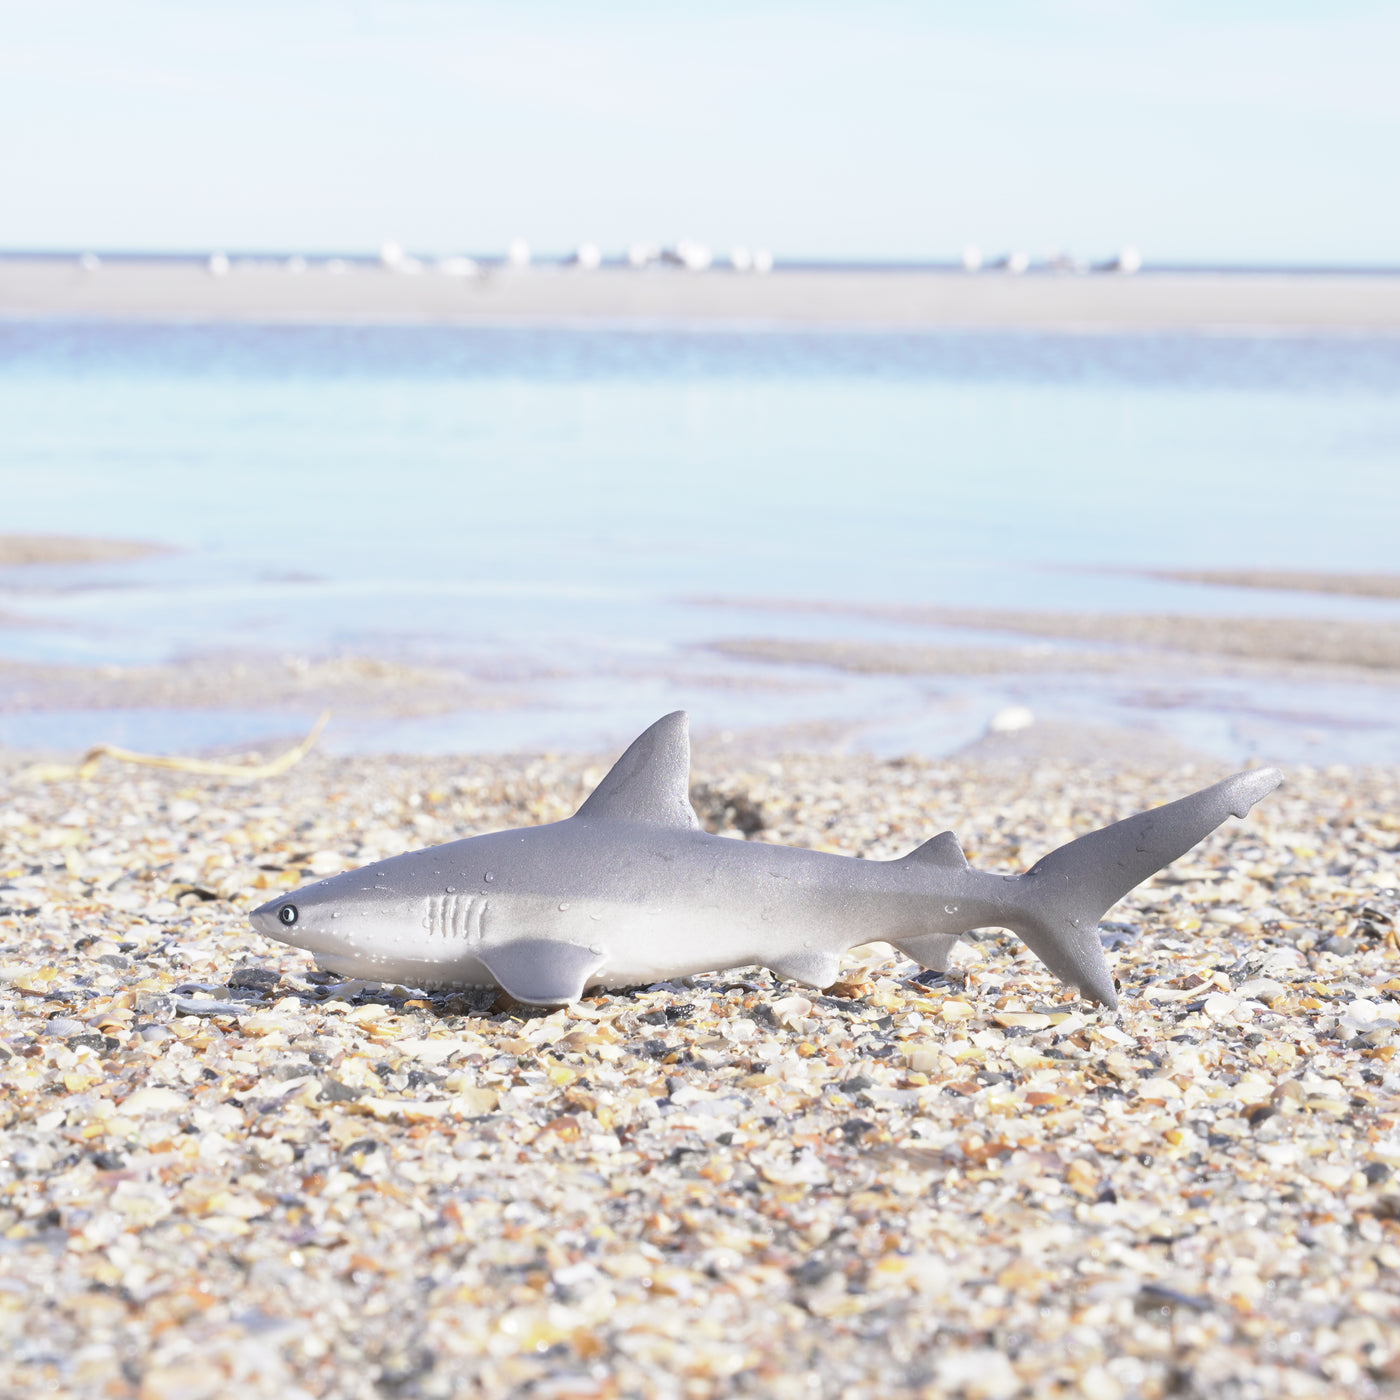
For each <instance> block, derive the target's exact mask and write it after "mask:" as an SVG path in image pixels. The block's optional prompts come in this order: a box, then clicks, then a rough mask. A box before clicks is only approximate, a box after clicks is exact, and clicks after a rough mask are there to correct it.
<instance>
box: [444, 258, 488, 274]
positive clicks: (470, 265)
mask: <svg viewBox="0 0 1400 1400" xmlns="http://www.w3.org/2000/svg"><path fill="white" fill-rule="evenodd" d="M437 270H438V271H439V272H440V273H442V275H443V276H444V277H475V276H476V275H477V273H478V272H480V271H481V269H480V268H479V267H478V266H477V263H476V260H475V259H474V258H467V257H461V256H459V255H458V256H452V257H446V258H439V259H438V264H437Z"/></svg>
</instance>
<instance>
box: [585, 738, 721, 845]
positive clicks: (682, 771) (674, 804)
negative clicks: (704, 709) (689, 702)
mask: <svg viewBox="0 0 1400 1400" xmlns="http://www.w3.org/2000/svg"><path fill="white" fill-rule="evenodd" d="M575 818H576V820H577V819H581V820H584V821H600V822H602V821H608V822H648V823H650V824H651V825H652V826H678V827H683V828H685V829H686V830H689V831H694V830H697V829H698V828H699V826H700V823H699V821H698V820H697V818H696V816H695V809H694V808H693V807H692V806H691V805H690V716H689V715H687V714H686V712H685V711H684V710H676V711H675V712H674V713H673V714H669V715H666V716H665V717H664V718H662V719H659V720H657V721H656V723H655V724H653V725H652V727H651V728H650V729H648V730H647V731H646V732H645V733H644V734H641V735H639V736H638V737H637V738H636V739H634V740H633V741H632V744H631V747H630V748H628V750H627V752H626V753H625V754H623V755H622V757H621V758H619V759H618V761H617V762H616V763H614V764H613V766H612V768H611V770H610V771H609V773H608V776H607V777H606V778H604V779H603V781H602V782H601V783H599V784H598V786H597V787H596V788H594V789H593V792H592V794H591V796H590V797H589V799H588V801H587V802H585V803H584V804H583V806H582V807H580V808H579V809H578V812H577V813H576V814H575Z"/></svg>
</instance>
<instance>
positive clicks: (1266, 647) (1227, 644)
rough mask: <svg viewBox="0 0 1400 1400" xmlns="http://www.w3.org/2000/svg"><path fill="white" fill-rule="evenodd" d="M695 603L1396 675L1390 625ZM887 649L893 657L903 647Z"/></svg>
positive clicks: (1397, 644)
mask: <svg viewBox="0 0 1400 1400" xmlns="http://www.w3.org/2000/svg"><path fill="white" fill-rule="evenodd" d="M700 601H703V602H705V603H706V604H707V605H708V606H723V607H732V608H750V609H753V610H755V611H761V612H791V613H804V614H813V613H815V614H821V615H827V616H833V617H865V618H870V619H872V620H878V621H885V622H900V623H908V624H910V625H912V626H919V627H939V628H944V627H953V628H969V629H973V630H976V631H979V632H1004V633H1009V634H1012V635H1015V636H1029V637H1047V638H1055V639H1060V640H1072V641H1078V642H1091V643H1108V644H1110V645H1114V646H1122V647H1129V648H1134V649H1136V650H1138V651H1141V652H1148V651H1151V652H1157V653H1163V652H1183V653H1188V654H1191V655H1193V656H1214V657H1229V658H1239V659H1247V660H1251V661H1262V662H1278V663H1285V664H1295V663H1296V664H1302V665H1310V666H1343V667H1354V668H1358V669H1361V670H1368V671H1375V672H1378V673H1390V672H1395V671H1397V670H1400V624H1395V623H1384V622H1356V621H1350V620H1331V619H1318V618H1277V617H1193V616H1184V615H1177V616H1173V615H1170V614H1159V613H1143V614H1132V613H1095V612H1031V611H1030V610H1028V609H1018V608H948V607H922V606H919V605H917V604H896V603H891V604H867V603H839V602H809V601H807V600H802V599H763V598H709V599H704V600H700ZM731 645H732V644H731ZM750 645H752V643H750ZM774 645H775V646H788V645H792V646H795V647H796V648H797V649H798V650H799V651H800V649H801V648H802V647H803V646H804V645H807V644H804V643H794V644H788V643H774ZM829 645H831V646H839V645H842V644H837V643H832V644H829ZM859 650H860V649H859V647H857V646H853V647H852V651H853V653H855V654H859ZM871 650H872V651H875V650H878V648H872V649H871ZM886 650H889V651H890V652H892V653H897V652H898V651H900V650H901V648H899V647H891V648H887V649H886ZM950 654H952V655H956V652H955V651H953V650H952V649H950ZM983 654H985V653H983ZM994 654H998V655H999V653H994ZM1012 654H1014V653H1012ZM976 655H978V652H969V653H968V656H969V657H974V656H976ZM1079 659H1082V660H1083V661H1084V664H1086V665H1087V666H1090V667H1091V668H1093V667H1094V666H1095V664H1096V663H1095V662H1094V661H1093V659H1092V658H1090V657H1082V658H1079ZM1025 660H1026V666H1027V669H1030V670H1035V669H1043V668H1045V667H1046V666H1053V667H1060V666H1061V665H1062V664H1064V663H1062V662H1061V661H1060V660H1059V658H1057V657H1055V656H1050V657H1048V658H1046V657H1036V655H1035V654H1034V653H1031V654H1028V655H1026V658H1025ZM1097 664H1098V665H1099V666H1102V667H1104V668H1112V667H1114V666H1115V665H1117V664H1120V663H1118V662H1117V661H1116V660H1115V658H1114V657H1112V655H1110V656H1109V657H1108V658H1107V659H1106V660H1104V661H1103V662H1100V663H1097Z"/></svg>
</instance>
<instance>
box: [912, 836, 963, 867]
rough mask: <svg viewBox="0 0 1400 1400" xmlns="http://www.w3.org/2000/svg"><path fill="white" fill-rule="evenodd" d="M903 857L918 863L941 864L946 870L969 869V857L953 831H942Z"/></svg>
mask: <svg viewBox="0 0 1400 1400" xmlns="http://www.w3.org/2000/svg"><path fill="white" fill-rule="evenodd" d="M903 859H904V860H907V861H910V862H913V863H915V864H918V865H937V866H941V867H942V868H943V869H944V870H966V869H967V857H966V856H965V855H963V851H962V847H961V846H960V845H958V838H957V837H956V836H954V835H953V833H952V832H951V831H940V832H939V833H938V835H937V836H935V837H934V838H933V839H932V840H931V841H925V842H924V844H923V845H922V846H916V847H915V848H914V849H913V850H912V851H910V852H909V854H908V855H907V856H905V857H903Z"/></svg>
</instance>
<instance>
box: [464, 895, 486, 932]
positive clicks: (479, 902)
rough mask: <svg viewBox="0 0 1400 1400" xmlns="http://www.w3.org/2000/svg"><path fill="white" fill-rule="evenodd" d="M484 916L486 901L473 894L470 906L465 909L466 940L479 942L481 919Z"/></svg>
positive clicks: (482, 919) (481, 929)
mask: <svg viewBox="0 0 1400 1400" xmlns="http://www.w3.org/2000/svg"><path fill="white" fill-rule="evenodd" d="M485 918H486V901H485V900H484V899H482V898H481V897H480V896H473V898H472V902H471V905H470V907H469V908H468V910H467V942H468V943H470V944H477V943H480V942H481V937H482V931H483V928H482V926H483V921H484V920H485Z"/></svg>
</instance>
